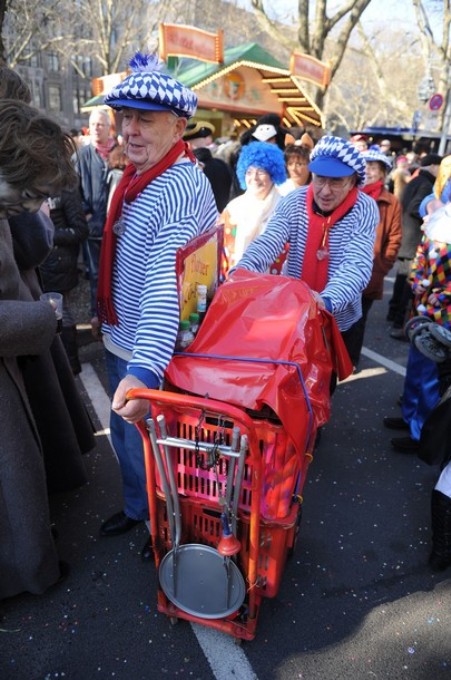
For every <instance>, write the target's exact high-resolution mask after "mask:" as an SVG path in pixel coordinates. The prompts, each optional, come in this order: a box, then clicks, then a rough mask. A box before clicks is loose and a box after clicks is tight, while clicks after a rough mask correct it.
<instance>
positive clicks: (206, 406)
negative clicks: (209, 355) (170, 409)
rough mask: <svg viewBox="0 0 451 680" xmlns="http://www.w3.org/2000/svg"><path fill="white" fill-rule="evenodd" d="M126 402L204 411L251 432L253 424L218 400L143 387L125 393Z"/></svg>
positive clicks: (245, 415) (236, 409)
mask: <svg viewBox="0 0 451 680" xmlns="http://www.w3.org/2000/svg"><path fill="white" fill-rule="evenodd" d="M126 399H127V401H129V400H131V399H147V400H148V401H149V402H154V403H156V404H161V405H166V406H180V407H183V408H186V409H188V408H197V409H201V410H204V411H212V412H214V413H218V414H221V415H222V416H227V417H228V418H230V419H232V420H238V421H240V422H241V423H242V424H243V425H244V426H245V427H247V428H248V429H249V430H252V429H253V427H254V423H253V421H252V419H251V418H250V416H248V415H247V413H246V412H245V411H243V410H242V409H241V408H238V407H237V406H232V405H231V404H226V403H225V402H223V401H219V400H218V399H208V398H207V397H198V396H196V395H191V394H183V393H181V392H166V391H165V390H151V389H147V388H145V387H139V388H134V389H131V390H129V391H128V392H127V396H126Z"/></svg>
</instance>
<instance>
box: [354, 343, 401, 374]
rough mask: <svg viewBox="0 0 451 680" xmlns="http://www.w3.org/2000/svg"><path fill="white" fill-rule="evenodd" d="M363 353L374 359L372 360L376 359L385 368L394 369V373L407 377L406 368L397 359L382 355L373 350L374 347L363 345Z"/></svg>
mask: <svg viewBox="0 0 451 680" xmlns="http://www.w3.org/2000/svg"><path fill="white" fill-rule="evenodd" d="M362 354H363V356H365V357H367V358H368V359H372V361H375V362H376V363H377V364H380V365H381V366H384V368H388V370H389V371H393V372H394V373H397V374H398V375H402V377H403V378H405V375H406V369H405V368H404V366H401V365H400V364H397V363H396V361H392V360H391V359H387V358H386V357H384V356H382V354H378V353H377V352H373V350H372V349H368V348H367V347H362Z"/></svg>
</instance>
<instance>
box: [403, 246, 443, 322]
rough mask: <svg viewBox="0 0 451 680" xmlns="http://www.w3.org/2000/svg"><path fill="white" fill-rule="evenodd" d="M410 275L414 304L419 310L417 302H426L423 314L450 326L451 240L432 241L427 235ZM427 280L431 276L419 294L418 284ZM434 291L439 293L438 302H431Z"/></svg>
mask: <svg viewBox="0 0 451 680" xmlns="http://www.w3.org/2000/svg"><path fill="white" fill-rule="evenodd" d="M411 277H412V290H413V292H414V294H415V307H416V308H417V309H418V305H424V307H425V311H424V312H423V313H424V314H426V315H427V316H429V317H431V318H432V319H433V320H434V321H435V322H436V323H439V324H441V325H443V326H447V327H449V326H450V325H451V243H443V242H438V241H433V240H431V239H429V238H427V237H424V238H423V241H422V243H421V244H420V245H419V246H418V250H417V253H416V256H415V260H414V262H413V265H412V273H411ZM425 279H429V282H430V285H429V288H428V289H427V290H426V292H424V293H422V294H419V295H418V294H417V293H416V291H417V289H418V286H419V285H420V284H421V282H422V281H424V280H425ZM431 293H434V294H435V295H436V296H437V298H438V303H439V304H438V305H431V304H430V303H429V302H428V297H429V296H430V295H431Z"/></svg>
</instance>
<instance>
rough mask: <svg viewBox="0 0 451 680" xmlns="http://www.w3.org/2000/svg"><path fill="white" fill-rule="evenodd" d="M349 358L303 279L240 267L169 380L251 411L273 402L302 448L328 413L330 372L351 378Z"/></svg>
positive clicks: (169, 373)
mask: <svg viewBox="0 0 451 680" xmlns="http://www.w3.org/2000/svg"><path fill="white" fill-rule="evenodd" d="M337 349H338V352H337ZM199 355H202V356H199ZM337 359H338V361H337ZM346 359H347V353H346V349H345V348H344V345H343V341H342V339H341V335H340V333H339V332H338V329H337V328H336V326H335V321H334V319H333V318H332V316H331V315H330V314H328V313H327V312H323V311H320V310H319V309H318V306H317V304H316V302H315V299H314V297H313V295H312V293H311V291H310V289H309V287H308V286H307V285H306V284H305V283H303V282H302V281H298V280H294V279H291V278H287V277H283V276H272V275H270V274H268V275H262V274H255V273H253V272H248V271H246V270H243V269H241V270H240V269H238V270H237V271H236V272H235V273H234V274H233V276H232V277H231V278H230V279H229V281H228V282H227V283H225V284H223V285H222V286H220V288H219V289H218V291H217V292H216V294H215V297H214V298H213V301H212V303H211V305H210V307H209V309H208V312H207V314H206V316H205V319H204V321H203V323H202V325H201V327H200V329H199V332H198V335H197V336H196V339H195V340H194V342H193V343H192V344H191V345H190V347H189V348H188V350H187V351H186V352H184V353H183V354H180V355H175V356H174V357H173V359H172V361H171V362H170V364H169V366H168V369H167V372H166V379H167V381H169V383H170V384H172V385H173V386H175V387H177V388H178V389H181V390H183V391H186V392H190V393H193V394H198V395H201V396H205V395H208V396H209V397H210V398H214V399H219V400H221V401H224V402H226V403H229V404H234V405H237V406H241V407H243V408H246V409H249V410H252V411H261V410H262V409H263V408H264V407H265V406H268V407H269V408H270V409H271V410H272V411H273V412H274V413H275V414H276V415H277V417H278V418H279V420H280V421H281V423H282V425H283V427H284V429H285V430H286V432H287V434H288V436H289V437H290V439H291V440H292V442H293V444H294V446H295V448H296V450H297V452H298V453H303V452H304V451H306V450H308V447H310V448H311V444H312V435H313V434H314V433H315V432H316V429H317V427H319V426H320V425H322V424H324V423H325V422H327V420H328V419H329V416H330V389H329V386H330V380H331V375H332V371H333V370H336V368H338V365H339V366H341V371H340V372H339V375H340V377H345V374H346V373H348V374H349V373H350V372H351V370H352V366H351V365H350V362H349V358H348V360H347V362H346Z"/></svg>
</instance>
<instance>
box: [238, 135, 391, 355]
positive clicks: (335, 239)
mask: <svg viewBox="0 0 451 680" xmlns="http://www.w3.org/2000/svg"><path fill="white" fill-rule="evenodd" d="M309 170H310V171H311V173H312V182H311V184H310V185H309V186H306V187H301V188H300V189H297V190H296V191H292V192H291V193H289V194H288V195H287V196H285V197H284V198H283V199H282V201H280V203H279V204H278V206H277V207H276V210H275V212H274V214H273V216H272V218H271V219H270V221H269V223H268V226H267V228H266V231H265V233H264V234H262V235H261V236H259V237H258V238H257V239H256V240H255V241H254V242H253V243H251V245H250V246H249V247H248V249H247V250H246V252H245V254H244V256H243V257H242V259H241V260H240V261H239V262H238V264H237V267H243V268H244V269H249V270H251V271H256V272H265V271H266V270H267V268H268V266H269V265H270V264H271V262H273V261H274V260H275V258H276V257H277V256H278V254H279V253H280V252H281V251H282V249H283V247H284V246H285V244H286V243H287V242H289V244H290V249H289V251H288V257H287V262H286V265H287V267H286V269H287V274H288V276H291V277H293V278H296V279H299V278H300V279H302V280H303V281H305V282H306V283H307V284H308V285H309V286H310V288H311V289H312V291H314V292H315V293H316V296H317V299H318V302H319V304H320V305H321V306H322V307H323V308H326V309H327V310H328V311H329V312H332V313H333V314H334V316H335V319H336V321H337V325H338V328H339V329H340V331H341V332H342V334H343V338H344V341H345V343H346V344H347V345H348V343H350V342H351V340H352V338H351V337H350V329H351V328H352V326H353V325H354V324H355V322H356V321H357V320H358V319H359V318H360V316H361V314H362V303H361V294H362V290H363V289H364V288H365V286H366V285H367V284H368V281H369V279H370V276H371V270H372V264H373V246H374V239H375V235H376V226H377V224H378V222H379V213H378V209H377V204H376V202H375V201H374V200H373V199H372V198H371V197H369V196H367V195H366V194H364V193H363V192H362V191H359V187H361V186H363V185H364V183H365V177H366V174H365V160H364V158H363V156H362V154H361V153H360V152H359V151H358V150H357V149H356V148H355V147H354V146H353V145H352V144H351V143H350V142H348V141H347V140H345V139H341V138H340V137H333V136H325V137H322V138H321V139H320V140H319V142H318V143H317V145H316V146H315V148H314V149H313V152H312V155H311V160H310V163H309Z"/></svg>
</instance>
